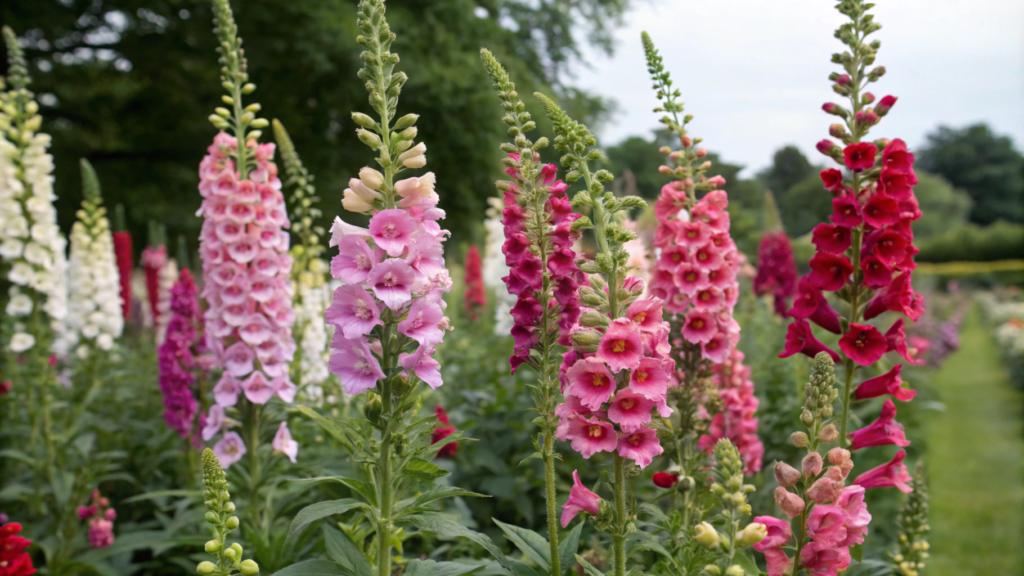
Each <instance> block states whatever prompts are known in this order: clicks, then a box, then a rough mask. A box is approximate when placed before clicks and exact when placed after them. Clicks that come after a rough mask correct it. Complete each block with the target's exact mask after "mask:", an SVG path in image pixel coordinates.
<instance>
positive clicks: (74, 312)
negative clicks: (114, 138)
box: [68, 158, 124, 359]
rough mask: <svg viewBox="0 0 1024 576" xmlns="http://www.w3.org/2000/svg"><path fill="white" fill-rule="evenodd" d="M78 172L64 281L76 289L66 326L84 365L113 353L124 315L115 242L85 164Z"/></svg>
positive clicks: (94, 181) (97, 185)
mask: <svg viewBox="0 0 1024 576" xmlns="http://www.w3.org/2000/svg"><path fill="white" fill-rule="evenodd" d="M81 166H82V191H83V196H84V200H82V208H81V209H80V210H79V211H78V221H77V222H75V224H74V226H73V227H72V228H71V258H70V261H69V268H70V270H69V272H70V273H69V276H70V282H71V285H72V286H74V287H75V289H74V290H72V291H71V295H70V302H69V306H68V312H69V316H68V326H69V328H70V329H71V331H72V335H73V338H74V339H75V340H77V341H78V342H79V345H78V348H77V350H76V354H77V355H78V356H79V357H80V358H83V359H84V358H87V357H89V356H90V355H91V354H92V353H93V351H94V349H99V350H102V351H108V350H110V349H111V348H113V347H114V342H115V340H116V339H117V338H119V337H120V336H121V331H122V330H123V329H124V315H123V311H122V301H121V283H120V277H119V272H118V269H117V262H116V260H115V257H114V240H113V236H112V235H111V233H110V222H109V221H108V220H107V216H106V209H105V208H104V207H103V198H102V197H101V196H100V183H99V180H98V179H97V177H96V172H95V170H93V168H92V165H91V164H89V162H88V161H87V160H85V159H84V158H83V159H82V160H81Z"/></svg>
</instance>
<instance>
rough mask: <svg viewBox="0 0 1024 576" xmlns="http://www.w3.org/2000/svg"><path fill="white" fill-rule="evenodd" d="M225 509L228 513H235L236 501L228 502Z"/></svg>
mask: <svg viewBox="0 0 1024 576" xmlns="http://www.w3.org/2000/svg"><path fill="white" fill-rule="evenodd" d="M224 511H225V512H227V513H228V514H233V513H234V512H235V503H234V502H228V503H227V504H225V505H224Z"/></svg>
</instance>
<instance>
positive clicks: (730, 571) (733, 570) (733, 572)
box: [725, 564, 745, 576]
mask: <svg viewBox="0 0 1024 576" xmlns="http://www.w3.org/2000/svg"><path fill="white" fill-rule="evenodd" d="M743 574H745V573H744V572H743V567H742V566H740V565H739V564H733V565H732V566H729V567H728V568H726V569H725V576H743Z"/></svg>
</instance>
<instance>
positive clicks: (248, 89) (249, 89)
mask: <svg viewBox="0 0 1024 576" xmlns="http://www.w3.org/2000/svg"><path fill="white" fill-rule="evenodd" d="M255 91H256V85H255V84H253V83H252V82H249V83H248V84H246V85H245V86H242V94H252V93H253V92H255Z"/></svg>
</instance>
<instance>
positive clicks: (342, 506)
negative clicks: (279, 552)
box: [288, 498, 370, 539]
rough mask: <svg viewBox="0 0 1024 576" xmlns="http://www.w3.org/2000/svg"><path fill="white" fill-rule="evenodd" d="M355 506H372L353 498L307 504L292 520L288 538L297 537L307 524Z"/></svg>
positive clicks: (367, 507)
mask: <svg viewBox="0 0 1024 576" xmlns="http://www.w3.org/2000/svg"><path fill="white" fill-rule="evenodd" d="M354 508H364V509H369V508H370V507H369V506H367V505H366V504H363V503H362V502H360V501H358V500H354V499H352V498H342V499H341V500H328V501H326V502H317V503H316V504H311V505H309V506H306V507H305V508H303V509H302V510H299V513H298V514H296V515H295V519H294V520H292V525H291V527H290V528H289V529H288V539H291V538H293V537H295V536H296V535H297V534H298V533H299V532H300V531H301V530H302V529H303V528H304V527H306V525H307V524H310V523H311V522H316V521H317V520H320V519H321V518H326V517H328V516H333V515H335V514H342V513H345V512H348V511H349V510H352V509H354Z"/></svg>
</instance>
